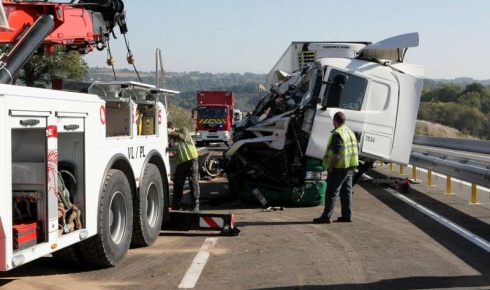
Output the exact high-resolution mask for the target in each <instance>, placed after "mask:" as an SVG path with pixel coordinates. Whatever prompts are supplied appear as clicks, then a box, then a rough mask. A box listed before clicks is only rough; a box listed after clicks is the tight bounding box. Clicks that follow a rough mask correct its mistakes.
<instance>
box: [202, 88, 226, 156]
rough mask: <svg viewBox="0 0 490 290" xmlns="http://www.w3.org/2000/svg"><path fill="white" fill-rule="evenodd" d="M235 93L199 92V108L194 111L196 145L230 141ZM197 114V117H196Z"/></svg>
mask: <svg viewBox="0 0 490 290" xmlns="http://www.w3.org/2000/svg"><path fill="white" fill-rule="evenodd" d="M234 105H235V93H233V92H230V91H199V92H197V108H196V109H195V110H194V114H193V115H194V116H195V119H196V120H197V124H196V144H197V145H198V146H202V145H205V144H207V143H210V142H224V143H225V144H228V142H229V141H230V131H231V125H233V109H234ZM196 113H197V116H196Z"/></svg>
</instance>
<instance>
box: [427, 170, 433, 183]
mask: <svg viewBox="0 0 490 290" xmlns="http://www.w3.org/2000/svg"><path fill="white" fill-rule="evenodd" d="M427 185H428V186H432V170H430V169H429V170H427Z"/></svg>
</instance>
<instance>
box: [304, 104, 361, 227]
mask: <svg viewBox="0 0 490 290" xmlns="http://www.w3.org/2000/svg"><path fill="white" fill-rule="evenodd" d="M333 126H334V127H335V129H334V130H333V131H332V132H331V134H330V138H329V139H328V145H327V151H326V152H325V158H324V159H323V166H325V167H327V168H328V177H327V193H326V196H325V209H324V211H323V214H322V215H321V216H320V217H319V218H316V219H313V222H315V223H322V224H330V223H332V214H333V209H334V207H335V201H336V200H337V196H339V195H340V204H341V206H342V210H341V216H340V217H339V218H337V222H352V176H353V175H354V170H355V169H356V167H357V165H359V156H358V149H357V139H356V135H355V134H354V132H352V130H351V129H349V128H348V127H347V126H346V125H345V115H344V113H342V112H337V113H335V115H334V116H333Z"/></svg>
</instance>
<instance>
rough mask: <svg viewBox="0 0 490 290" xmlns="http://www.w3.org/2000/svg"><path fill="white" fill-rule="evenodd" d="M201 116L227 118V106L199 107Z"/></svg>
mask: <svg viewBox="0 0 490 290" xmlns="http://www.w3.org/2000/svg"><path fill="white" fill-rule="evenodd" d="M199 118H201V119H204V118H208V119H225V118H226V108H225V107H199Z"/></svg>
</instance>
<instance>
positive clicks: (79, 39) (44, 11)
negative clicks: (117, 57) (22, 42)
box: [0, 0, 127, 53]
mask: <svg viewBox="0 0 490 290" xmlns="http://www.w3.org/2000/svg"><path fill="white" fill-rule="evenodd" d="M2 4H3V8H4V11H5V16H6V20H7V23H8V26H9V27H10V29H5V28H4V29H2V30H1V31H0V43H4V44H7V43H15V42H17V41H18V40H19V39H20V38H21V37H22V36H23V35H24V34H25V32H26V31H27V30H28V29H29V28H30V27H32V25H33V24H34V22H35V21H36V20H37V19H38V18H39V17H40V16H43V15H44V16H50V17H52V18H53V20H54V28H53V30H52V31H51V33H50V34H49V35H47V36H46V37H45V38H44V40H43V42H42V43H43V44H44V45H45V46H46V47H47V48H50V47H52V46H53V45H56V44H61V45H64V46H65V47H66V48H67V49H69V50H78V51H80V52H81V53H88V52H90V51H92V50H93V48H94V46H95V47H97V48H98V49H99V50H102V49H104V47H105V46H106V41H107V39H108V37H109V34H110V33H111V32H112V29H113V28H114V26H115V25H117V24H118V25H119V26H120V28H121V32H122V33H125V32H126V31H127V29H126V27H125V20H124V11H123V9H124V5H123V4H122V1H121V0H117V1H116V0H109V1H107V0H106V1H104V0H102V1H101V0H98V1H90V3H86V4H85V3H83V1H78V3H76V4H72V3H55V2H12V1H2Z"/></svg>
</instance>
